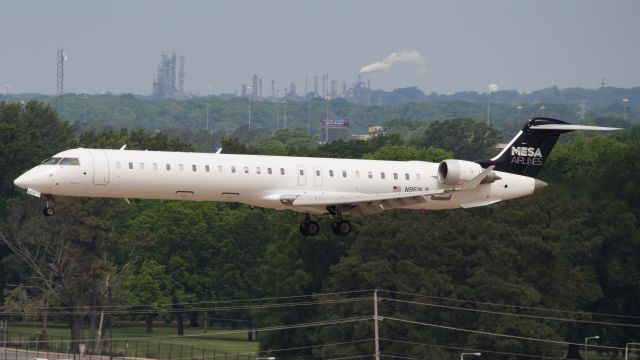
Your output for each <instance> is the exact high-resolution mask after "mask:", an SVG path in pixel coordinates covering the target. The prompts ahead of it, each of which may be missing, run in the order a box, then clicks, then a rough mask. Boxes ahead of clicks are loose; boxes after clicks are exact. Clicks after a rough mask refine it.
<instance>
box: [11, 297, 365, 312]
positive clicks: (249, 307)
mask: <svg viewBox="0 0 640 360" xmlns="http://www.w3.org/2000/svg"><path fill="white" fill-rule="evenodd" d="M361 301H371V299H370V298H368V297H359V298H346V299H331V300H317V301H300V302H289V303H273V304H247V305H235V306H215V307H208V308H186V309H174V308H168V309H162V308H161V306H159V305H158V308H156V309H139V310H133V309H128V310H106V311H99V310H98V311H82V309H86V307H83V308H81V309H80V310H78V311H69V310H65V311H47V310H43V311H42V312H46V313H47V315H71V314H74V313H82V314H84V315H91V314H95V315H98V314H100V313H104V314H105V315H141V314H156V313H160V312H162V313H185V312H205V311H232V310H258V309H273V308H286V307H297V306H311V305H327V304H340V303H346V302H361ZM42 312H38V311H28V312H21V311H12V312H0V315H25V316H29V315H32V316H33V315H40V314H42Z"/></svg>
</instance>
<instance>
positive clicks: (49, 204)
mask: <svg viewBox="0 0 640 360" xmlns="http://www.w3.org/2000/svg"><path fill="white" fill-rule="evenodd" d="M42 213H43V214H44V216H53V214H54V213H55V211H54V210H53V197H51V196H47V197H46V202H45V205H44V208H43V209H42Z"/></svg>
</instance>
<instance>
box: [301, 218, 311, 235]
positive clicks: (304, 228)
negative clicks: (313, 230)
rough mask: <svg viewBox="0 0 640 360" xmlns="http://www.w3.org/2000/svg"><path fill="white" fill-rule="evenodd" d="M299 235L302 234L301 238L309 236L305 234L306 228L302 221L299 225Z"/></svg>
mask: <svg viewBox="0 0 640 360" xmlns="http://www.w3.org/2000/svg"><path fill="white" fill-rule="evenodd" d="M300 234H302V236H309V234H308V233H307V226H306V223H305V222H304V221H303V222H301V223H300Z"/></svg>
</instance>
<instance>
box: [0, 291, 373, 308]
mask: <svg viewBox="0 0 640 360" xmlns="http://www.w3.org/2000/svg"><path fill="white" fill-rule="evenodd" d="M363 292H373V290H352V291H338V292H330V293H316V294H305V295H291V296H278V297H263V298H251V299H244V300H243V299H237V300H216V301H198V302H179V303H161V304H127V306H131V307H133V306H136V307H138V306H139V307H145V306H183V305H208V304H228V303H243V302H258V301H272V300H285V299H300V298H313V297H318V296H334V295H346V294H355V293H363ZM120 306H121V305H102V306H96V307H94V308H93V309H106V308H115V307H120ZM79 308H85V309H91V307H90V306H82V307H77V306H75V307H74V306H49V307H47V308H46V309H45V308H42V307H40V308H38V310H50V309H79ZM0 309H4V306H2V307H0ZM0 314H1V313H0Z"/></svg>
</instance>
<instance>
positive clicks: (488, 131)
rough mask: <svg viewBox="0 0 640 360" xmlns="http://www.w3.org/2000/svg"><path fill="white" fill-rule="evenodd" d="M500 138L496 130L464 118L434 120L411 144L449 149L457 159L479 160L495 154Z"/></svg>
mask: <svg viewBox="0 0 640 360" xmlns="http://www.w3.org/2000/svg"><path fill="white" fill-rule="evenodd" d="M501 140H502V136H501V135H500V132H499V131H498V130H496V129H494V128H492V127H490V126H487V125H486V124H484V123H481V122H476V121H473V120H471V119H466V118H465V119H452V120H446V121H434V122H433V123H431V124H430V125H429V127H427V129H426V130H425V131H424V134H423V135H422V136H421V137H419V138H417V139H414V140H413V143H412V144H413V145H416V146H418V147H422V148H427V147H431V146H434V147H438V148H441V149H444V150H447V151H451V152H453V154H454V155H455V157H456V158H457V159H463V160H479V159H483V158H487V157H490V156H492V155H495V153H497V150H496V145H497V144H498V143H499V142H500V141H501Z"/></svg>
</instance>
